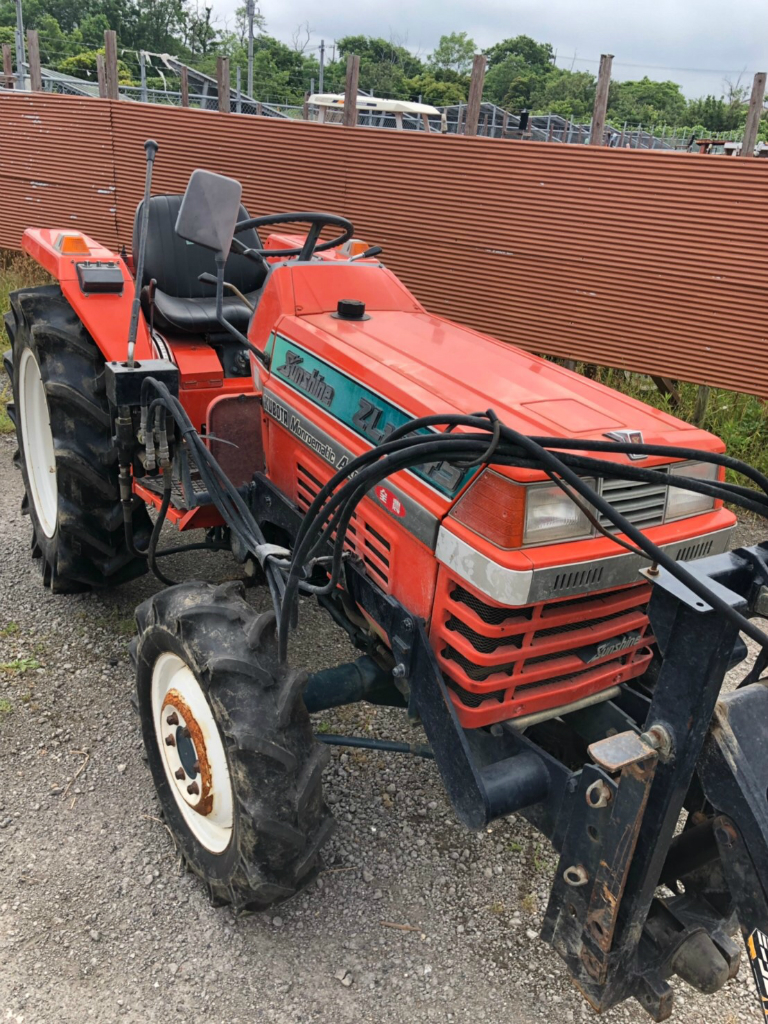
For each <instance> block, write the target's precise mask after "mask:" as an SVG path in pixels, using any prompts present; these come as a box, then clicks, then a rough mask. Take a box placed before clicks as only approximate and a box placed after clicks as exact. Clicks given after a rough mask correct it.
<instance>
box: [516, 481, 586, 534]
mask: <svg viewBox="0 0 768 1024" xmlns="http://www.w3.org/2000/svg"><path fill="white" fill-rule="evenodd" d="M584 483H586V484H589V486H590V487H594V486H595V481H594V479H585V481H584ZM592 531H593V527H592V524H591V523H590V521H589V520H588V519H587V517H586V516H585V515H584V513H583V512H582V511H581V509H580V508H579V507H578V505H575V504H574V503H573V502H572V501H571V499H570V498H569V497H568V495H567V494H565V493H564V492H563V491H561V490H560V488H559V487H558V486H557V484H544V485H543V486H541V487H538V486H533V487H529V488H528V501H527V502H526V509H525V530H524V531H523V543H524V544H549V543H550V542H551V541H555V540H576V539H577V538H579V537H591V536H592Z"/></svg>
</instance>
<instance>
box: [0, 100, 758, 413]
mask: <svg viewBox="0 0 768 1024" xmlns="http://www.w3.org/2000/svg"><path fill="white" fill-rule="evenodd" d="M83 103H85V104H88V106H87V107H86V108H84V107H83V106H82V104H83ZM105 110H108V111H109V116H111V149H110V147H109V140H110V131H109V128H108V127H107V126H106V125H105V124H104V121H105V119H106V117H107V115H106V114H104V113H103V111H105ZM0 127H1V128H2V129H3V136H2V137H3V138H5V139H13V140H14V144H13V146H12V147H10V151H9V150H4V152H3V154H2V155H0V190H2V192H1V193H0V195H2V196H3V199H4V198H5V195H6V194H7V195H8V197H9V201H8V202H6V201H2V200H0V245H4V246H10V247H17V246H18V243H19V236H20V234H21V230H22V228H23V227H24V226H25V225H26V224H30V223H37V224H53V223H54V222H56V221H58V222H59V223H63V224H65V225H66V223H67V222H68V221H69V218H70V217H71V215H72V214H73V213H74V215H75V217H76V218H77V223H78V225H79V226H81V227H84V228H87V229H88V231H89V233H90V234H92V235H94V236H96V237H98V238H100V239H101V240H103V241H104V242H106V243H108V244H114V243H115V242H116V241H119V242H120V243H121V244H122V243H125V244H126V245H127V246H128V247H130V238H131V231H132V225H133V211H134V210H135V207H136V204H137V202H138V201H139V199H140V196H141V192H142V183H143V166H142V157H143V149H142V143H143V142H144V140H145V139H146V138H148V137H150V136H151V137H154V138H156V139H157V140H158V142H159V143H160V152H159V154H158V160H157V164H156V169H155V191H156V192H162V191H168V192H171V191H182V190H183V188H184V187H185V185H186V181H187V178H188V177H189V174H190V172H191V171H192V170H193V169H194V168H195V167H206V168H208V169H210V170H215V171H220V172H223V173H226V174H229V175H231V176H233V177H235V178H238V179H239V180H241V181H242V182H243V186H244V201H245V203H246V205H247V206H248V208H249V211H250V212H251V214H252V215H253V216H256V215H258V214H264V213H273V212H279V211H284V210H290V209H296V210H302V209H321V210H329V211H331V212H335V213H340V214H342V215H344V216H346V217H349V218H350V219H351V220H352V221H353V222H354V223H355V225H356V228H357V233H358V234H359V236H360V237H362V238H365V239H366V241H368V242H370V243H371V244H373V243H377V244H381V245H383V246H384V250H385V252H384V257H383V258H384V259H385V261H386V263H387V264H388V265H389V266H390V267H391V268H392V269H393V270H394V271H395V272H396V273H397V274H399V275H400V276H401V277H402V278H403V280H404V281H405V282H406V284H407V285H408V286H409V287H410V288H412V290H413V291H414V292H415V293H416V295H417V296H418V297H419V298H420V299H421V300H422V301H423V302H424V303H425V305H426V306H427V308H429V309H430V310H432V311H433V312H435V313H436V314H443V315H446V316H449V317H451V318H453V319H456V320H459V321H461V322H463V323H466V324H469V325H471V326H473V327H476V328H477V329H479V330H483V331H487V332H489V333H491V334H493V335H495V336H496V337H498V338H500V339H502V340H503V341H506V342H511V343H514V344H517V345H520V346H522V347H523V348H526V349H530V350H532V351H535V352H539V353H543V354H547V355H556V356H562V357H565V358H570V359H579V360H586V361H589V362H594V363H599V364H603V365H607V366H614V367H618V368H621V369H628V370H633V371H637V372H643V373H654V374H661V375H664V376H669V377H673V378H677V379H681V380H690V381H693V382H695V383H699V384H709V385H713V386H719V387H726V388H731V389H734V390H739V391H747V392H752V393H756V394H760V395H762V396H763V397H768V372H766V371H768V340H767V336H768V328H767V327H766V323H767V322H768V252H766V249H765V246H764V244H763V241H762V234H763V232H762V228H763V225H764V224H765V223H767V222H768V161H765V162H764V161H761V160H744V161H742V160H736V159H725V158H716V157H706V156H700V155H698V154H688V153H675V152H666V151H644V150H625V149H609V148H602V147H586V146H550V145H547V144H546V143H535V142H524V143H509V142H505V141H501V140H497V139H485V138H462V137H456V136H442V135H438V134H436V133H434V134H427V133H422V132H392V131H383V130H382V131H378V130H376V129H365V128H355V129H348V128H344V127H343V126H339V125H327V124H326V125H320V124H316V123H308V122H291V121H284V120H275V119H270V118H259V117H247V116H238V115H234V114H219V113H217V112H214V111H199V110H190V109H179V108H172V107H160V106H157V105H146V104H139V103H126V102H123V103H109V102H107V101H103V100H89V99H80V98H77V99H74V98H70V97H55V96H51V97H39V96H38V97H28V96H14V95H13V94H12V93H8V94H5V95H4V96H0ZM57 148H58V149H59V152H60V153H62V154H63V155H64V158H65V160H64V161H62V160H61V159H59V160H57V159H56V157H55V153H56V150H57ZM44 150H46V151H47V155H46V153H45V152H44ZM70 150H72V154H71V160H72V164H71V165H70V166H67V163H66V157H67V156H68V154H69V153H70ZM38 159H39V160H40V161H41V166H46V167H47V166H49V165H55V167H56V172H55V180H56V187H55V191H52V193H51V197H50V201H48V200H46V202H45V203H43V202H41V203H40V204H38V205H36V206H33V203H32V202H31V201H30V196H32V197H33V198H35V197H34V196H33V190H32V186H31V184H30V183H31V181H32V180H38V178H39V179H40V180H45V177H46V176H45V175H44V174H43V173H42V170H41V169H38V170H37V171H33V170H32V168H33V166H34V167H36V166H37V163H36V161H37V160H38ZM35 174H37V175H38V178H35ZM47 174H48V176H49V177H51V178H53V177H54V172H53V171H48V172H47ZM110 174H113V176H114V181H113V182H112V184H114V186H115V187H116V197H117V199H116V204H115V203H113V202H112V201H111V196H110V197H105V198H106V199H107V200H108V201H107V202H104V203H102V202H101V200H102V195H101V192H100V190H101V189H102V188H105V187H107V186H105V184H104V182H105V181H106V180H107V179H108V178H109V176H110ZM84 203H85V205H83V204H84ZM114 205H116V207H117V210H116V218H117V220H116V222H115V221H114V220H112V221H109V222H108V223H105V215H107V214H108V215H109V216H110V217H114V216H115V213H114V212H113V211H112V207H113V206H114ZM31 209H34V216H33V215H32V214H31V212H30V210H31ZM62 218H63V219H62Z"/></svg>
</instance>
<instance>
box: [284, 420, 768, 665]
mask: <svg viewBox="0 0 768 1024" xmlns="http://www.w3.org/2000/svg"><path fill="white" fill-rule="evenodd" d="M446 422H448V423H450V424H452V425H464V426H470V427H474V428H480V429H481V430H483V429H485V430H486V431H487V430H488V429H489V427H490V421H489V420H488V419H487V418H486V419H485V420H483V419H482V418H479V417H460V416H458V417H453V416H451V417H424V418H422V419H421V420H416V421H412V422H411V423H409V424H406V425H404V426H403V427H401V428H399V430H397V431H395V432H393V434H391V435H390V437H389V438H388V441H387V444H386V445H384V446H380V447H379V448H378V449H374V450H372V452H368V453H365V455H364V456H362V457H361V459H360V460H354V461H353V462H352V463H349V464H348V465H347V466H346V467H345V468H344V469H343V470H342V471H340V473H337V474H336V475H335V476H334V477H333V478H332V479H331V481H329V483H328V485H326V487H325V488H323V489H322V490H323V491H326V492H327V493H326V494H325V495H324V497H327V496H328V495H329V494H330V493H331V492H332V491H333V490H334V488H335V487H336V486H338V484H339V483H340V482H341V480H342V479H345V478H346V477H348V476H350V475H351V474H353V473H354V474H356V479H355V480H354V482H347V483H346V484H345V485H344V486H343V487H342V489H341V492H340V495H334V499H335V500H331V501H330V502H328V504H329V505H330V506H332V507H335V504H336V503H337V502H338V500H341V501H345V498H346V499H347V500H348V502H349V507H348V508H346V507H345V509H344V514H342V515H341V516H339V517H338V519H336V520H334V525H335V526H336V530H337V536H336V544H335V550H336V551H337V552H338V551H339V550H341V549H342V548H343V543H344V532H345V529H346V524H347V523H348V521H349V518H350V517H351V512H352V511H353V509H354V505H355V504H356V503H357V502H359V501H360V500H361V499H362V497H363V496H364V495H365V493H366V492H367V489H368V487H369V486H370V481H371V479H372V478H374V477H376V476H377V475H378V478H379V479H382V478H384V477H385V476H388V475H390V473H392V472H395V471H397V469H400V468H405V467H404V465H402V464H401V460H399V459H396V458H394V457H393V456H392V455H391V454H390V453H392V452H393V451H394V450H396V442H397V441H398V440H399V439H400V437H403V438H404V439H405V437H404V435H406V434H411V433H412V432H413V430H415V429H419V428H420V427H422V426H428V425H430V424H434V423H442V424H445V423H446ZM502 436H503V439H504V440H505V441H506V442H508V443H509V444H510V445H511V446H513V448H514V449H515V450H516V451H521V450H522V451H523V452H525V453H526V454H528V455H530V456H531V457H532V458H533V460H535V461H538V462H539V464H540V466H541V468H542V469H543V470H544V471H545V472H547V474H548V475H553V474H554V477H555V478H557V477H560V478H562V479H564V480H565V481H566V482H567V483H568V484H569V485H570V486H571V487H572V488H573V490H575V491H576V492H577V493H579V494H581V496H582V497H583V498H584V499H585V500H586V501H587V502H589V504H591V505H593V506H594V507H595V508H597V509H598V511H600V512H601V513H602V514H603V515H604V516H605V517H606V518H607V519H608V520H609V521H611V522H613V523H614V525H616V526H617V527H619V529H620V530H621V532H623V533H624V534H625V535H626V536H627V537H628V538H630V539H631V540H634V541H635V543H636V545H637V547H638V548H640V549H641V550H642V551H644V552H645V553H646V554H647V555H648V556H649V557H650V558H652V559H653V561H655V562H656V563H657V564H659V565H661V566H663V567H664V568H665V569H666V570H667V571H668V572H670V574H671V575H673V576H675V577H676V578H677V579H679V580H681V582H683V583H685V585H686V586H688V587H689V589H690V590H691V591H692V592H693V593H694V594H695V595H696V596H698V597H699V598H701V599H702V600H703V601H705V602H707V603H708V604H710V605H712V606H713V607H716V608H717V609H718V610H719V611H721V612H722V614H724V615H725V616H726V617H727V618H729V619H730V620H731V621H733V622H734V623H735V624H737V625H738V626H739V628H740V629H741V630H742V631H743V632H745V633H746V634H747V635H748V636H751V637H752V638H753V639H755V640H756V641H757V642H758V643H760V644H761V645H762V646H768V637H766V636H765V634H763V633H762V631H761V630H758V629H757V628H756V627H754V626H753V625H752V624H751V622H750V621H749V620H748V619H746V618H745V617H744V616H742V615H740V614H739V613H738V612H735V611H734V610H733V609H732V608H731V607H730V605H728V604H727V602H724V601H723V600H722V599H720V598H719V596H718V595H716V594H714V593H713V592H712V591H711V590H710V589H709V587H707V586H706V584H702V583H701V582H700V581H699V580H698V579H697V578H696V577H695V576H693V575H692V574H691V573H690V572H689V571H688V570H686V569H685V568H684V567H683V566H681V565H679V564H678V563H677V562H675V561H674V560H673V559H671V558H669V557H668V556H667V555H665V553H664V552H663V551H662V550H661V549H660V548H659V547H658V546H657V545H655V544H653V543H652V542H651V541H649V539H648V538H647V537H646V536H645V535H644V534H643V533H642V532H641V531H639V530H637V529H636V528H635V527H634V526H633V525H632V524H631V523H629V522H628V521H627V520H626V519H625V518H624V517H623V516H622V515H621V514H620V513H619V512H618V511H617V510H616V509H614V508H613V506H611V505H610V503H608V502H607V501H605V499H603V498H602V496H601V495H599V494H598V493H597V492H596V491H595V490H594V489H593V488H591V487H590V486H589V485H588V484H586V483H585V482H584V481H583V480H582V479H581V478H580V477H579V476H578V475H577V474H576V473H575V472H574V471H573V470H572V469H571V468H570V467H569V466H568V465H567V464H566V463H565V462H564V461H563V460H561V459H559V458H558V457H557V456H556V455H554V454H553V453H551V452H549V451H547V450H546V449H545V448H543V447H542V446H541V445H540V444H539V443H538V441H537V440H535V439H533V438H529V437H527V436H526V435H523V434H520V433H519V432H517V431H514V430H512V429H511V428H509V427H503V428H502ZM459 437H460V435H459ZM441 439H442V441H441ZM458 439H459V438H458V437H457V436H456V435H453V436H452V437H451V438H450V442H451V446H452V447H453V442H455V441H456V440H458ZM425 441H426V438H425ZM448 441H449V439H448V438H447V437H445V435H444V434H442V435H437V437H433V438H432V439H430V441H426V444H427V447H428V451H429V454H430V455H432V456H441V457H442V460H443V461H448V462H450V461H451V459H453V461H456V459H457V456H456V454H455V449H454V450H453V451H450V450H449V449H448V448H447V444H446V442H448ZM556 441H557V444H558V447H570V448H576V449H578V448H579V447H581V446H582V444H583V446H584V447H587V448H592V443H591V442H586V443H582V442H581V441H580V440H576V441H570V440H564V439H561V438H558V439H556ZM595 445H596V446H597V448H596V450H603V451H616V450H619V449H622V448H623V449H625V450H626V451H637V450H645V449H647V450H648V454H663V455H666V456H667V457H671V458H681V459H690V458H696V459H699V460H700V461H708V462H713V463H715V464H718V465H728V466H729V467H730V468H732V469H734V470H735V471H738V472H742V473H744V475H746V476H748V477H750V478H751V479H753V480H755V482H756V483H758V485H759V486H761V487H763V488H766V486H768V479H766V478H765V477H764V476H763V475H762V474H760V473H758V472H757V471H756V470H753V469H752V468H751V467H748V466H746V464H744V463H742V462H740V460H736V459H730V458H729V457H725V456H722V455H719V454H717V453H709V452H700V451H699V450H698V449H682V448H670V447H663V446H634V445H622V444H621V443H612V444H603V443H602V442H595ZM418 447H419V446H418V444H417V445H416V446H414V451H413V452H412V453H410V454H412V455H415V454H416V452H417V448H418ZM384 448H387V449H389V452H388V453H387V454H386V455H385V454H383V451H382V449H384ZM441 448H442V451H441ZM592 450H595V449H594V448H592ZM422 451H423V449H422V450H421V451H419V452H418V454H419V455H421V454H422ZM376 453H377V454H378V457H379V466H378V467H377V466H374V465H370V466H369V465H367V464H368V463H371V462H373V460H374V459H375V457H376ZM462 454H464V453H462ZM424 461H434V458H429V457H426V458H424ZM499 461H501V460H499ZM361 463H365V464H366V470H365V471H364V472H363V474H361V473H360V470H359V466H360V465H361ZM649 472H653V471H652V470H651V471H649ZM361 475H362V477H363V479H361ZM683 481H685V482H683ZM555 482H558V481H557V479H556V480H555ZM679 482H680V486H681V487H683V488H684V489H691V490H696V489H699V488H703V489H704V492H705V493H713V494H718V492H719V493H720V494H721V496H723V495H725V496H726V497H729V498H730V500H736V498H737V497H738V496H737V495H736V494H735V493H734V492H733V491H732V490H726V491H725V492H723V491H722V489H719V488H718V487H717V486H713V485H707V484H706V483H704V482H702V481H695V482H693V481H691V480H690V478H683V477H681V478H680V481H679ZM664 483H665V484H666V485H667V486H669V480H668V479H665V480H664ZM691 484H693V486H691ZM350 486H351V487H352V491H351V494H350ZM320 497H321V496H320V494H319V495H318V499H320ZM318 499H316V501H315V502H314V503H313V508H312V509H311V510H310V512H313V513H314V515H310V513H309V512H308V514H307V519H305V522H304V524H302V526H303V527H306V529H305V531H304V533H305V537H303V538H302V543H301V545H299V547H298V548H297V549H296V551H295V552H294V561H293V564H292V568H291V572H290V574H289V579H288V585H287V587H286V602H287V603H288V604H289V605H290V606H292V604H293V602H294V601H295V593H296V591H297V589H298V586H297V585H298V571H299V569H300V566H301V564H302V563H301V556H302V555H303V554H304V553H305V548H306V534H307V533H309V532H315V531H316V529H317V524H316V523H315V522H314V519H315V518H316V517H317V516H318V513H320V507H319V506H320V505H321V504H322V501H318ZM741 500H742V501H744V500H746V499H744V498H742V499H741ZM740 503H741V502H740ZM315 505H316V506H317V507H316V508H315V507H314V506H315ZM757 510H758V511H760V512H761V514H763V515H764V514H765V510H764V509H761V508H759V506H758V507H757ZM321 515H322V518H323V519H327V518H328V516H329V515H330V513H329V512H328V510H327V509H325V508H323V510H322V514H321ZM307 520H309V521H307ZM342 527H343V528H342ZM300 549H301V550H300ZM336 568H337V564H336V559H334V569H336ZM332 578H333V577H332ZM280 639H281V656H282V657H284V656H285V650H286V647H287V631H286V630H281V637H280Z"/></svg>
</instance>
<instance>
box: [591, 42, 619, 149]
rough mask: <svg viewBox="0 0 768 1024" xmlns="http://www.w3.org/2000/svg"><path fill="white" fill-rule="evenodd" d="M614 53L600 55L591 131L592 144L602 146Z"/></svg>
mask: <svg viewBox="0 0 768 1024" xmlns="http://www.w3.org/2000/svg"><path fill="white" fill-rule="evenodd" d="M612 65H613V54H612V53H604V54H602V55H601V57H600V70H599V71H598V73H597V90H596V92H595V105H594V108H593V110H592V128H591V130H590V133H589V144H590V146H602V144H603V135H604V134H605V113H606V111H607V109H608V87H609V86H610V84H611V66H612Z"/></svg>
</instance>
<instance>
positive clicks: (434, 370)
mask: <svg viewBox="0 0 768 1024" xmlns="http://www.w3.org/2000/svg"><path fill="white" fill-rule="evenodd" d="M301 320H302V321H303V323H304V324H306V325H307V326H310V325H311V328H312V329H313V331H312V333H313V334H314V335H315V340H316V343H317V342H320V341H321V338H322V341H323V342H324V343H323V344H321V345H320V346H319V347H320V348H322V350H323V351H324V353H328V354H329V355H330V354H332V353H337V354H338V357H339V359H337V360H333V359H331V360H329V361H333V362H335V363H336V365H337V366H339V368H341V369H343V370H344V371H345V372H347V373H348V374H349V375H350V376H352V377H353V378H354V379H356V380H359V381H364V382H365V383H366V384H367V385H368V387H370V388H371V389H372V390H373V391H376V392H378V393H379V394H381V395H382V396H383V397H385V398H387V399H389V400H390V401H392V402H394V403H395V404H396V405H398V406H400V407H401V408H402V409H404V410H405V411H406V412H409V413H411V414H413V415H414V416H423V415H429V414H430V413H440V412H462V413H473V412H478V411H484V410H486V409H489V408H492V409H493V410H494V411H495V412H496V414H497V415H498V416H499V417H500V418H501V419H502V420H503V421H504V422H505V423H506V424H507V425H508V426H510V427H513V428H514V429H516V430H519V431H521V432H522V433H526V434H534V435H547V436H558V437H580V438H594V439H605V435H606V434H607V433H608V432H610V431H616V430H632V431H638V430H639V431H641V432H642V435H643V440H644V441H645V442H646V443H648V444H677V445H684V446H687V447H691V448H702V449H707V450H710V451H722V450H723V449H724V445H723V444H722V442H721V441H720V440H719V439H718V438H717V437H715V436H714V435H712V434H709V433H707V432H706V431H703V430H699V429H697V428H696V427H694V426H692V425H691V424H688V423H684V422H683V421H681V420H679V419H676V418H675V417H674V416H670V415H668V414H667V413H665V412H662V411H661V410H658V409H654V408H653V407H651V406H648V405H645V404H644V403H643V402H639V401H636V400H635V399H633V398H630V397H628V396H626V395H623V394H621V393H619V392H617V391H614V390H613V389H611V388H608V387H605V386H604V385H602V384H599V383H597V382H595V381H592V380H589V379H588V378H586V377H583V376H581V375H580V374H578V373H574V372H572V371H570V370H567V369H565V368H564V367H561V366H558V365H557V364H556V363H552V362H549V361H547V360H545V359H541V358H539V357H538V356H534V355H531V353H529V352H526V351H523V350H522V349H519V348H516V347H514V346H513V345H509V344H506V343H503V342H499V341H497V340H495V339H493V338H489V337H486V336H485V335H481V334H479V333H477V332H476V331H473V330H470V329H469V328H466V327H462V326H460V325H458V324H454V323H451V322H449V321H446V320H443V319H441V318H438V317H435V316H431V315H430V314H428V313H426V312H415V311H414V312H410V311H380V312H372V313H371V318H370V320H367V321H364V322H362V323H352V322H345V321H341V320H338V319H334V318H333V317H332V316H330V315H329V314H320V315H313V316H309V317H302V318H301ZM312 347H313V348H315V346H314V345H313V346H312ZM316 351H317V349H316ZM319 354H320V352H319V351H318V355H319ZM617 458H619V459H623V458H624V456H617Z"/></svg>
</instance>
